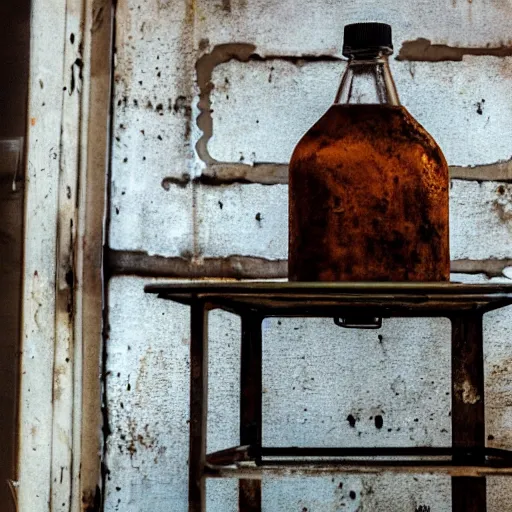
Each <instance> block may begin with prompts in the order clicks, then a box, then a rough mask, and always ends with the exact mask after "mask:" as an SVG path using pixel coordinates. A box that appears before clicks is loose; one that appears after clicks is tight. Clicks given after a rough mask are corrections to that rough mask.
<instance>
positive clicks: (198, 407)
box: [188, 301, 208, 512]
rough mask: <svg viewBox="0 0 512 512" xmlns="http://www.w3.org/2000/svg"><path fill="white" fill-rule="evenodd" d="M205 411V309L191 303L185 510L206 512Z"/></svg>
mask: <svg viewBox="0 0 512 512" xmlns="http://www.w3.org/2000/svg"><path fill="white" fill-rule="evenodd" d="M207 411H208V310H207V308H206V305H205V304H204V302H202V301H197V302H194V303H193V305H192V307H191V313H190V448H189V459H188V471H189V482H188V510H189V512H205V511H206V485H205V480H204V476H203V475H204V463H205V457H206V414H207Z"/></svg>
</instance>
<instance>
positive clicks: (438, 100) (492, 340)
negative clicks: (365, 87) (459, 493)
mask: <svg viewBox="0 0 512 512" xmlns="http://www.w3.org/2000/svg"><path fill="white" fill-rule="evenodd" d="M510 16H512V5H511V4H510V2H508V1H499V2H485V1H483V0H473V1H463V0H457V1H453V2H441V1H439V0H436V1H434V2H432V1H430V2H426V1H423V0H422V1H419V2H415V3H414V5H413V4H410V5H405V4H403V3H402V2H388V3H386V4H382V5H380V6H378V7H376V6H375V5H374V4H373V3H370V2H367V1H361V2H358V3H350V2H330V1H327V0H314V1H313V2H309V3H308V4H307V6H306V4H304V3H303V2H297V1H296V0H284V1H282V2H270V1H268V0H231V1H230V0H227V1H221V0H218V1H206V0H196V1H194V2H192V1H185V0H183V1H179V0H158V1H157V0H152V1H149V0H146V1H143V0H137V1H135V0H123V1H121V2H118V5H117V12H116V61H115V63H116V67H115V89H114V102H115V103H114V121H113V124H114V140H113V154H112V174H111V204H110V222H109V238H108V243H109V247H110V253H109V262H110V265H111V271H112V273H113V277H112V279H111V280H110V283H109V288H108V291H109V324H110V330H109V339H108V342H107V356H108V357H107V360H106V370H107V377H106V384H107V385H106V398H107V409H108V420H109V426H110V430H111V433H110V435H109V437H108V439H107V457H106V465H107V467H108V470H109V472H108V477H107V483H106V511H107V512H111V511H112V512H113V511H117V510H119V511H124V512H132V511H133V512H135V511H146V510H147V511H155V512H159V511H164V510H165V511H167V510H169V509H172V510H173V511H185V510H186V503H187V475H186V471H187V456H188V452H187V450H188V447H187V432H188V424H187V420H188V414H187V407H188V371H189V366H188V365H189V359H188V344H189V332H188V329H189V327H188V312H187V309H186V308H185V307H182V306H178V305H172V304H168V303H165V302H163V301H159V300H158V299H155V298H153V297H148V296H145V295H144V293H143V286H144V284H145V283H147V282H150V281H151V279H153V277H180V278H189V277H197V276H222V277H257V278H266V277H284V276H285V275H286V258H287V185H286V173H287V169H286V164H287V161H288V159H289V157H290V153H291V151H292V149H293V147H294V145H295V143H296V142H297V140H298V138H299V137H300V136H301V134H302V133H303V132H304V131H305V130H306V129H307V128H308V127H309V126H310V125H311V124H312V123H313V122H314V121H315V120H316V119H317V118H318V117H319V116H320V115H321V114H322V113H323V112H324V111H325V110H326V109H327V108H328V106H329V105H330V103H331V102H332V99H333V96H334V93H335V90H336V87H337V85H338V81H339V77H340V75H341V73H342V71H343V67H344V64H343V62H342V61H341V60H340V54H341V51H340V50H341V44H342V31H343V25H345V24H346V23H350V22H353V21H360V20H381V21H386V22H389V23H391V24H392V25H393V28H394V43H395V49H396V51H395V55H397V56H398V57H399V59H400V60H393V61H392V70H393V73H394V76H395V79H396V82H397V86H398V89H399V93H400V96H401V100H402V102H403V103H404V105H405V106H406V107H407V108H408V109H409V110H410V111H411V112H412V114H413V115H414V116H415V117H416V118H417V119H418V120H419V121H420V122H421V123H422V124H423V125H424V126H425V127H426V128H427V129H428V130H429V131H430V132H431V133H432V135H433V136H434V137H435V138H436V139H437V140H438V142H439V143H440V145H441V147H442V148H443V149H444V151H445V154H446V157H447V159H448V162H449V164H450V166H451V174H452V187H451V207H450V216H451V250H452V259H453V262H452V268H453V271H454V274H453V279H454V280H459V281H464V282H488V281H492V282H510V278H511V277H512V270H511V269H512V214H511V212H512V202H511V196H512V188H511V187H510V185H509V183H508V181H509V180H510V179H512V162H511V157H512V143H511V140H512V123H511V122H510V119H511V117H512V102H511V101H510V95H511V93H512V41H511V40H510V31H509V26H508V22H507V20H508V19H510ZM143 276H146V277H143ZM211 316H212V318H211V321H212V327H211V335H210V337H211V373H212V375H211V377H210V387H211V391H210V392H211V400H210V403H211V405H210V409H211V413H210V414H211V415H210V424H209V431H210V434H211V435H210V439H209V449H215V448H221V447H226V446H229V445H232V444H234V443H237V441H238V440H237V431H238V430H237V426H236V422H237V418H238V393H237V389H238V375H237V364H238V358H239V345H238V343H239V342H238V339H239V324H238V321H237V320H236V319H234V318H231V317H229V315H227V314H223V313H214V314H212V315H211ZM380 334H381V335H382V337H383V338H382V340H379V338H378V337H377V335H376V334H375V333H371V332H360V333H351V332H346V331H343V332H340V330H339V329H338V328H336V327H335V326H334V325H333V324H332V322H329V321H319V320H312V321H308V322H300V321H297V320H294V321H292V320H286V321H285V320H282V321H280V322H278V321H277V320H275V321H274V320H273V321H270V322H268V323H267V324H266V325H265V332H264V344H265V355H264V388H265V394H264V418H265V420H264V439H265V442H266V443H267V444H276V443H282V444H291V443H293V444H302V445H307V444H317V445H318V444H320V445H330V444H331V445H332V444H344V445H349V446H356V445H358V444H360V445H365V446H372V445H375V444H379V445H389V446H390V445H399V446H409V445H425V444H427V445H432V446H443V445H449V444H450V441H451V432H450V418H449V414H450V386H449V370H450V365H449V331H448V324H447V322H445V321H433V320H426V319H423V320H417V321H412V320H407V321H388V322H385V325H384V327H383V330H382V331H381V332H380ZM511 334H512V319H511V317H510V310H508V311H507V310H504V311H500V312H495V313H492V314H489V315H488V317H487V319H486V323H485V342H486V351H487V352H486V372H487V385H488V392H487V395H486V400H487V434H488V436H489V437H488V438H489V441H488V442H489V445H490V446H496V447H501V446H509V447H510V444H511V442H512V439H510V437H511V435H510V425H511V423H512V411H511V410H510V404H511V403H512V402H511V400H510V393H511V391H510V378H509V377H508V373H509V371H510V370H511V366H510V365H511V362H510V355H509V350H508V341H509V338H510V335H511ZM341 335H343V336H341ZM349 415H351V416H352V417H353V418H354V419H355V420H356V421H355V424H354V426H351V422H349V421H348V420H347V418H348V416H349ZM376 415H381V416H382V418H383V420H384V423H383V426H382V428H377V427H376V426H375V420H374V418H375V416H376ZM352 423H353V422H352ZM507 482H508V481H505V482H503V481H501V480H497V479H491V480H490V481H489V484H488V494H489V502H490V507H489V509H490V510H493V511H502V510H507V507H508V506H509V505H508V503H509V501H510V492H509V491H511V492H512V488H511V487H510V484H508V483H507ZM340 484H343V485H340ZM208 489H209V505H210V510H213V511H234V510H236V487H235V485H234V483H233V482H227V481H226V482H213V483H211V484H210V483H209V487H208ZM351 491H353V492H352V493H351ZM354 496H355V497H354ZM263 503H264V510H265V511H267V512H276V511H277V512H278V511H283V512H285V511H286V512H288V511H291V510H297V511H298V512H301V511H302V512H303V511H305V510H307V511H308V512H318V511H322V512H324V511H329V510H332V511H335V510H347V511H348V510H354V511H355V510H393V511H416V510H424V509H425V508H422V506H423V507H430V508H431V510H432V511H434V510H435V511H440V510H450V481H449V479H446V478H439V477H435V478H434V477H428V476H417V477H415V476H410V477H409V476H403V477H393V476H390V475H382V476H371V477H363V478H360V477H353V476H352V477H346V478H341V479H335V480H332V479H331V478H327V479H322V478H319V479H313V480H310V481H309V480H307V481H306V480H300V479H291V480H285V481H269V480H266V481H264V485H263ZM169 507H171V508H169Z"/></svg>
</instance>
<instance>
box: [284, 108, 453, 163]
mask: <svg viewBox="0 0 512 512" xmlns="http://www.w3.org/2000/svg"><path fill="white" fill-rule="evenodd" d="M407 147H409V148H410V149H411V152H413V148H416V150H418V149H422V150H423V152H424V153H426V154H427V155H428V156H429V158H432V159H433V160H434V161H436V163H437V165H439V166H440V167H446V168H447V163H446V160H445V158H444V155H443V153H442V151H441V148H440V147H439V145H438V144H437V143H436V141H435V140H434V138H433V137H432V136H431V135H430V134H429V133H428V132H427V130H426V129H425V128H424V127H423V126H422V125H421V124H420V123H419V122H418V121H417V120H416V119H415V118H414V117H413V116H412V115H411V114H410V113H409V111H408V110H407V109H406V108H405V107H403V106H391V105H333V106H331V107H330V108H329V109H328V110H327V111H326V112H325V114H324V115H323V116H322V117H321V118H320V119H319V120H318V121H317V122H316V123H315V124H314V125H313V126H312V127H311V128H310V129H309V130H308V131H307V132H306V133H305V134H304V136H303V137H302V138H301V139H300V141H299V142H298V144H297V146H296V147H295V150H294V152H293V155H292V158H291V166H292V167H293V165H294V163H295V162H296V161H298V160H304V159H309V158H316V156H317V155H318V154H319V153H320V152H321V151H324V152H325V151H328V152H329V153H330V154H331V156H332V153H333V151H334V152H338V154H339V158H340V159H342V158H344V155H345V156H346V155H347V152H352V153H353V152H361V156H362V157H367V158H368V157H370V156H371V152H375V153H383V152H384V153H389V154H391V153H394V152H395V151H394V149H398V148H401V149H402V151H403V149H404V148H407Z"/></svg>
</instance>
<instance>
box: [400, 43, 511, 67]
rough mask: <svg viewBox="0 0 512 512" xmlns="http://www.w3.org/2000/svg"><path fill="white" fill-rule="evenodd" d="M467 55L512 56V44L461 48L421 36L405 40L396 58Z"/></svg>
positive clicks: (450, 58)
mask: <svg viewBox="0 0 512 512" xmlns="http://www.w3.org/2000/svg"><path fill="white" fill-rule="evenodd" d="M465 55H479V56H493V57H510V56H512V44H509V45H502V46H498V47H489V48H487V47H480V48H464V47H462V48H459V47H456V46H449V45H446V44H432V42H431V41H430V40H429V39H425V38H423V37H420V38H418V39H416V40H414V41H404V43H402V47H401V48H400V52H399V53H398V55H397V57H396V60H407V61H424V62H425V61H426V62H442V61H447V60H448V61H461V60H462V59H463V57H464V56H465Z"/></svg>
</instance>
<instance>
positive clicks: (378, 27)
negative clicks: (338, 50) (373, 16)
mask: <svg viewBox="0 0 512 512" xmlns="http://www.w3.org/2000/svg"><path fill="white" fill-rule="evenodd" d="M378 52H383V53H385V54H388V55H390V54H391V53H393V42H392V38H391V25H388V24H387V23H352V24H351V25H345V33H344V36H343V55H345V57H351V56H354V55H358V54H372V53H378Z"/></svg>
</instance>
